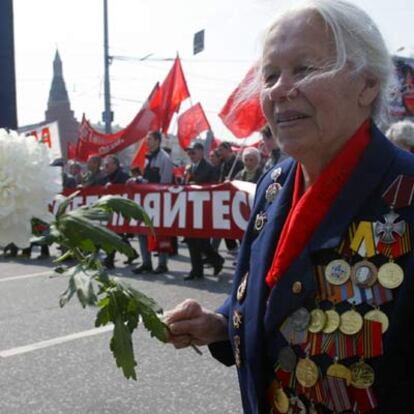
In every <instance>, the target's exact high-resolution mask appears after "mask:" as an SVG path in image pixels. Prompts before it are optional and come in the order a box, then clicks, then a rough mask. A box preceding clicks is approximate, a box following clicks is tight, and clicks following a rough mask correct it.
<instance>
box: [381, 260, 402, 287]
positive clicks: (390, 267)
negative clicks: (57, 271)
mask: <svg viewBox="0 0 414 414" xmlns="http://www.w3.org/2000/svg"><path fill="white" fill-rule="evenodd" d="M378 281H379V283H380V284H381V285H382V286H383V287H385V288H387V289H395V288H397V287H398V286H400V285H401V283H402V282H403V281H404V271H403V269H402V268H401V266H399V265H398V264H397V263H394V262H388V263H385V264H383V265H382V266H381V267H380V268H379V269H378Z"/></svg>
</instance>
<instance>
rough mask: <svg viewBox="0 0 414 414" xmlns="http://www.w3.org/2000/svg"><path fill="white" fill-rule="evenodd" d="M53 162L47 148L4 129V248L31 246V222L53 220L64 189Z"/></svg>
mask: <svg viewBox="0 0 414 414" xmlns="http://www.w3.org/2000/svg"><path fill="white" fill-rule="evenodd" d="M51 161H52V160H51V155H50V153H49V150H48V148H47V146H46V145H43V144H39V143H38V142H37V141H36V140H35V139H34V138H31V137H25V136H23V135H18V134H16V133H15V132H11V133H9V132H7V131H6V130H4V129H0V246H5V245H7V244H9V243H14V244H15V245H16V246H18V247H21V248H24V247H28V246H29V244H30V242H29V240H30V237H31V234H32V229H31V219H32V218H38V219H41V220H43V221H46V222H49V221H50V220H51V219H53V215H52V214H51V213H49V209H48V207H49V204H50V203H51V202H52V201H53V198H54V197H55V196H56V194H58V193H59V192H60V191H61V190H62V172H61V169H60V168H58V167H51V166H50V163H51Z"/></svg>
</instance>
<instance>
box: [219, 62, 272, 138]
mask: <svg viewBox="0 0 414 414" xmlns="http://www.w3.org/2000/svg"><path fill="white" fill-rule="evenodd" d="M257 70H258V68H257V66H253V67H252V68H251V69H250V70H249V72H247V75H246V76H245V77H244V79H243V80H242V81H241V83H240V84H239V86H237V88H236V89H235V90H234V91H233V92H232V94H231V95H230V97H229V98H228V99H227V102H226V104H225V105H224V107H223V109H222V110H221V112H220V113H219V117H220V118H221V120H222V121H223V123H224V125H226V127H227V128H228V129H229V130H230V131H231V132H232V133H233V134H234V135H235V136H236V137H237V138H245V137H248V136H249V135H251V134H253V132H255V131H260V130H261V129H262V128H263V127H264V126H265V125H266V119H265V117H264V115H263V112H262V107H261V105H260V99H259V92H257V93H255V94H254V95H253V96H251V97H250V98H247V99H246V100H243V101H242V102H240V103H237V98H238V96H239V94H240V93H241V92H242V91H243V90H244V89H246V86H247V85H249V84H251V82H252V81H253V80H254V78H255V77H256V74H257Z"/></svg>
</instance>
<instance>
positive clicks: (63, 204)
mask: <svg viewBox="0 0 414 414" xmlns="http://www.w3.org/2000/svg"><path fill="white" fill-rule="evenodd" d="M79 193H80V191H75V192H74V193H72V194H71V195H70V196H69V197H66V199H64V200H63V201H62V202H61V203H60V204H59V207H58V209H57V212H56V219H59V217H60V216H62V215H63V214H64V213H65V212H66V210H67V208H68V206H69V204H70V203H71V202H72V200H73V199H74V198H75V197H76V196H77V195H78V194H79Z"/></svg>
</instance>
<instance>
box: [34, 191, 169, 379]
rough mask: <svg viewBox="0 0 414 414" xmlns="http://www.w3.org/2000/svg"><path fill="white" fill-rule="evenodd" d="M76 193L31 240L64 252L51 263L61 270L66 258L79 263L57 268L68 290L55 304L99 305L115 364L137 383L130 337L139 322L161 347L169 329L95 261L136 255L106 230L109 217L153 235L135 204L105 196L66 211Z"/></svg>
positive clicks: (156, 310)
mask: <svg viewBox="0 0 414 414" xmlns="http://www.w3.org/2000/svg"><path fill="white" fill-rule="evenodd" d="M77 194H78V192H77V193H74V194H72V195H71V196H70V197H68V198H66V199H65V200H64V201H63V202H62V203H61V204H60V205H59V207H58V209H57V213H56V216H55V221H54V222H53V223H52V224H51V225H50V226H49V228H48V229H47V231H46V232H44V233H43V234H42V236H40V237H36V238H34V239H32V241H36V242H37V243H45V244H51V243H59V244H60V245H62V246H64V247H65V248H66V251H65V253H64V254H63V255H62V256H61V257H59V258H58V259H56V260H55V263H56V264H59V265H60V264H62V263H63V262H64V261H65V260H66V259H67V258H70V257H73V258H75V259H76V260H77V264H76V265H75V266H73V267H70V268H67V269H66V268H64V267H62V266H59V268H58V271H59V273H63V274H65V275H68V276H69V282H68V287H67V289H66V290H65V291H64V292H63V293H62V294H61V296H60V299H59V304H60V306H62V307H63V306H64V305H65V304H66V303H68V302H69V301H70V299H71V298H72V297H73V296H74V295H75V294H76V296H77V297H78V300H79V302H80V304H81V305H82V306H83V307H86V306H97V307H98V311H97V315H96V321H95V326H97V327H99V326H104V325H107V324H108V323H113V325H114V330H113V335H112V338H111V341H110V349H111V351H112V353H113V355H114V358H115V361H116V364H117V366H118V367H119V368H121V369H122V371H123V373H124V375H125V377H126V378H128V379H129V378H133V379H135V380H136V378H137V377H136V371H135V367H136V365H137V362H136V361H135V356H134V348H133V341H132V334H133V332H134V330H135V329H136V328H137V327H138V324H139V321H140V320H142V321H143V325H144V326H145V328H146V329H147V330H148V331H149V332H150V334H151V336H155V337H156V338H157V339H159V340H160V341H162V342H166V341H167V338H168V329H167V327H166V325H165V324H164V323H163V322H162V321H161V319H160V316H161V315H162V309H161V308H160V306H159V305H158V304H157V303H156V302H155V301H154V300H153V299H152V298H149V297H148V296H146V295H144V294H143V293H142V292H140V291H138V290H136V289H134V288H132V287H131V286H129V285H128V284H127V283H125V282H122V281H120V280H119V279H118V278H112V277H110V276H109V275H108V273H107V272H106V270H105V269H104V268H103V266H102V263H101V262H100V260H99V256H98V251H99V249H103V250H105V251H106V252H107V253H110V252H113V251H118V252H120V253H122V254H125V255H126V256H128V257H133V255H134V251H133V249H132V248H131V247H130V246H129V245H128V244H126V243H125V242H124V241H123V240H122V239H121V237H119V236H118V235H117V234H115V233H114V232H112V231H111V230H109V229H108V228H107V227H106V224H107V222H108V221H109V220H110V218H111V215H112V214H113V213H116V214H121V215H122V216H123V217H124V218H125V219H127V220H131V219H134V220H139V221H142V222H144V223H145V224H146V225H147V226H148V227H149V228H150V229H151V230H152V224H151V220H150V219H149V217H148V215H147V214H146V213H145V211H144V210H143V209H142V208H141V207H140V206H139V205H138V204H136V203H135V202H133V201H131V200H127V199H124V198H122V197H118V196H105V197H102V198H101V199H99V200H98V201H97V202H95V203H94V204H92V205H91V206H84V207H80V208H77V209H75V210H72V211H68V210H69V206H70V204H71V202H72V200H73V199H74V197H76V195H77Z"/></svg>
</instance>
